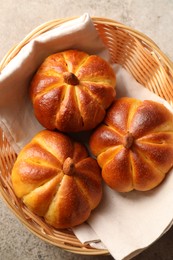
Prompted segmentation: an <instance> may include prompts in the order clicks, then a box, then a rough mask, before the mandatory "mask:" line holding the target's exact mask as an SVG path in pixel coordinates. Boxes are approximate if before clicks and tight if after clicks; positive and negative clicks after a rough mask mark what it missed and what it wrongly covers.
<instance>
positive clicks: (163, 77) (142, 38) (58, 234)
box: [0, 17, 173, 255]
mask: <svg viewBox="0 0 173 260" xmlns="http://www.w3.org/2000/svg"><path fill="white" fill-rule="evenodd" d="M75 18H78V17H72V18H64V19H56V20H52V21H49V22H46V23H44V24H42V25H40V26H38V27H37V28H36V29H34V30H33V31H31V33H29V34H28V35H27V36H26V37H25V38H24V39H23V40H22V41H21V42H20V43H19V44H18V45H16V46H14V47H13V48H12V49H10V50H9V51H8V53H7V54H6V55H5V57H4V58H3V60H2V61H1V63H0V71H2V70H3V69H4V68H5V67H6V65H7V64H8V63H9V62H10V61H11V60H12V59H13V58H14V57H15V56H16V55H17V53H18V52H19V51H20V50H21V49H22V47H24V46H25V45H26V44H27V43H28V42H30V41H31V40H32V39H34V38H35V37H37V36H39V35H40V34H42V33H44V32H46V31H49V30H51V29H53V28H55V27H58V26H59V25H61V24H63V23H64V22H67V21H71V20H73V19H75ZM92 20H93V23H94V25H95V27H96V29H97V30H98V31H99V33H100V36H101V37H102V38H103V40H105V41H104V42H105V44H107V46H108V49H109V50H110V53H111V55H112V60H113V61H114V62H117V63H118V62H120V63H122V65H123V66H124V67H125V68H126V69H127V70H129V72H130V73H131V74H132V75H133V76H134V77H135V78H136V79H137V80H138V81H139V82H140V83H142V84H143V85H145V87H147V88H148V89H150V90H151V91H153V92H154V93H156V94H158V95H159V96H161V97H163V98H165V99H166V100H167V101H168V102H169V103H170V104H171V105H172V104H173V95H172V93H173V63H172V62H171V61H170V60H169V58H168V57H167V56H166V55H165V54H164V53H163V52H162V51H161V50H160V49H159V47H158V46H157V45H156V44H155V43H154V42H153V41H152V40H151V39H150V38H148V37H147V36H146V35H144V34H142V33H140V32H138V31H136V30H134V29H132V28H130V27H128V26H125V25H123V24H121V23H119V22H116V21H114V20H111V19H107V18H102V17H92ZM115 32H117V33H119V34H120V37H121V36H122V37H124V38H123V40H124V39H127V40H128V41H129V42H130V43H129V44H132V45H131V48H129V46H127V48H126V47H125V48H126V51H127V54H129V56H130V55H131V50H130V49H133V50H132V51H133V52H135V58H134V57H133V56H132V59H131V60H130V59H129V60H127V57H124V56H123V58H122V57H120V58H117V60H116V58H114V51H115V50H114V48H115V45H116V44H115V42H114V39H113V40H112V38H114V34H115ZM105 34H106V36H105ZM118 37H119V36H118ZM105 38H106V39H105ZM134 44H135V48H133V46H134ZM117 48H118V47H117ZM132 54H133V53H132ZM118 55H119V54H117V56H118ZM137 55H138V59H139V61H140V63H141V64H142V69H141V67H139V68H138V67H135V62H136V57H137ZM134 59H135V62H134ZM137 61H138V60H137ZM138 65H139V64H138ZM148 68H149V69H148ZM158 68H159V69H158ZM152 69H153V71H152ZM150 70H151V75H149V76H147V77H148V78H151V80H148V78H147V77H144V75H146V74H147V73H149V72H148V71H150ZM147 75H148V74H147ZM153 75H154V76H153ZM163 82H164V86H165V87H164V89H162V87H161V86H163ZM0 150H1V153H2V156H0V173H1V176H0V193H1V195H2V197H3V199H4V200H5V202H6V203H7V205H8V207H9V208H10V209H11V210H12V211H13V213H14V214H15V215H16V216H17V218H18V219H20V221H21V222H22V223H23V224H24V225H25V226H26V227H27V228H28V229H29V230H30V231H31V232H32V233H34V234H35V235H36V236H38V237H40V238H41V239H42V240H44V241H46V242H49V243H51V244H53V245H56V246H58V247H60V248H63V249H65V250H67V251H70V252H73V253H77V254H83V255H84V254H85V255H103V254H108V253H109V252H108V250H103V249H94V248H91V247H90V246H88V245H84V244H82V243H81V242H80V241H79V240H78V239H77V238H76V237H75V235H74V234H73V232H72V231H70V230H63V231H57V230H55V229H51V227H49V226H48V225H46V224H45V223H44V222H43V221H42V220H40V219H39V218H38V217H35V216H34V214H32V213H31V212H29V211H28V209H27V208H25V207H24V206H23V205H21V202H20V201H19V200H18V199H17V198H16V197H15V195H14V192H13V189H12V186H11V180H10V172H11V168H12V166H13V163H14V161H15V159H16V154H15V152H14V151H13V149H12V148H11V146H10V143H9V142H8V141H7V139H6V137H5V135H4V133H3V132H2V130H1V129H0ZM21 208H22V211H21V210H20V209H21ZM34 223H35V224H34ZM38 225H39V228H38Z"/></svg>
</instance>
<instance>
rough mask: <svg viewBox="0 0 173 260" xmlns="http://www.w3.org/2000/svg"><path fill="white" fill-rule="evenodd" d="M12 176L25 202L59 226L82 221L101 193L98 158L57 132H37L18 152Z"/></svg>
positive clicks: (71, 225)
mask: <svg viewBox="0 0 173 260" xmlns="http://www.w3.org/2000/svg"><path fill="white" fill-rule="evenodd" d="M11 177H12V184H13V188H14V191H15V193H16V195H17V196H18V197H19V198H21V199H22V200H23V202H24V204H26V206H27V207H28V208H29V209H30V210H31V211H33V212H34V213H35V214H37V215H39V216H43V217H44V218H45V221H46V222H47V223H49V224H50V225H52V226H54V227H56V228H59V229H62V228H69V227H73V226H76V225H79V224H81V223H83V222H84V221H85V220H87V218H88V217H89V216H90V214H91V211H92V210H93V209H94V208H95V207H97V205H98V204H99V202H100V200H101V197H102V178H101V173H100V167H99V166H98V164H97V161H96V160H95V159H93V158H91V157H89V156H88V152H87V150H86V148H85V147H84V146H83V145H82V144H80V143H78V142H75V141H74V140H72V139H71V138H69V137H68V136H66V135H64V134H62V133H59V132H52V131H49V130H43V131H41V132H40V133H38V134H37V135H36V136H35V137H34V138H33V139H32V140H31V142H30V143H29V144H27V145H26V146H25V147H24V148H23V149H22V150H21V152H20V153H19V155H18V158H17V160H16V162H15V164H14V167H13V170H12V176H11Z"/></svg>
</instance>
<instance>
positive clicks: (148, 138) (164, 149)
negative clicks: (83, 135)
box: [90, 97, 173, 192]
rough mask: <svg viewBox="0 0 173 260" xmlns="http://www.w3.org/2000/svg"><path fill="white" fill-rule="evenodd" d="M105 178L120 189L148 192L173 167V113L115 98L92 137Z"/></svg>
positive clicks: (153, 104) (147, 103)
mask: <svg viewBox="0 0 173 260" xmlns="http://www.w3.org/2000/svg"><path fill="white" fill-rule="evenodd" d="M90 148H91V151H92V153H93V154H94V155H95V156H96V157H97V161H98V163H99V165H100V167H101V168H102V176H103V179H104V181H105V182H106V183H107V184H108V185H109V186H110V187H111V188H112V189H115V190H116V191H119V192H128V191H131V190H133V189H135V190H140V191H146V190H150V189H152V188H154V187H156V186H157V185H158V184H159V183H161V182H162V181H163V179H164V178H165V176H166V173H168V171H169V170H170V168H171V167H172V166H173V115H172V113H171V112H170V111H169V110H168V109H167V108H166V107H164V106H163V105H162V104H160V103H157V102H153V101H149V100H145V101H139V100H137V99H133V98H126V97H124V98H120V99H118V100H115V102H114V103H113V104H112V106H111V107H110V108H109V109H108V112H107V115H106V117H105V119H104V122H103V123H102V124H101V125H100V126H99V127H98V128H96V130H95V131H94V133H93V134H92V136H91V138H90Z"/></svg>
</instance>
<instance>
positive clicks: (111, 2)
mask: <svg viewBox="0 0 173 260" xmlns="http://www.w3.org/2000/svg"><path fill="white" fill-rule="evenodd" d="M85 12H88V13H89V14H90V15H91V16H102V17H108V18H111V19H114V20H117V21H119V22H122V23H124V24H126V25H129V26H131V27H133V28H135V29H137V30H139V31H141V32H143V33H145V34H146V35H148V36H149V37H150V38H152V39H153V40H154V41H155V42H156V43H157V45H158V46H159V47H160V48H161V49H162V51H163V52H164V53H165V54H166V55H167V56H168V57H169V58H170V59H171V60H173V32H172V24H173V0H153V1H151V0H145V1H143V0H124V1H121V0H99V1H95V0H80V1H74V0H59V1H57V0H30V1H28V0H16V1H14V0H0V60H1V59H2V57H3V56H4V55H5V54H6V52H7V51H8V50H9V49H10V48H11V47H12V46H14V45H15V44H17V43H18V42H20V41H21V40H22V39H23V38H24V36H26V35H27V34H28V33H29V32H30V31H31V30H32V29H34V28H35V27H37V26H38V25H40V24H42V23H44V22H46V21H49V20H52V19H57V18H63V17H71V16H76V15H77V16H79V15H82V14H83V13H85ZM172 241H173V228H171V229H170V230H169V231H168V232H167V233H166V234H165V235H164V236H163V237H162V238H160V239H159V240H158V241H157V242H155V243H154V244H153V245H152V246H150V247H149V248H148V249H147V250H145V251H144V252H143V253H141V254H140V255H138V256H137V257H135V258H134V259H135V260H144V259H145V260H159V259H160V260H169V259H170V260H171V259H173V246H172ZM115 246H116V245H115ZM20 259H23V260H37V259H44V260H54V259H56V260H58V259H69V260H79V259H80V260H89V259H93V260H97V259H99V260H111V259H113V258H112V257H111V256H81V255H75V254H71V253H69V252H65V251H64V250H62V249H59V248H57V247H55V246H52V245H50V244H47V243H45V242H43V241H42V240H40V239H39V238H37V237H35V236H34V235H33V234H31V233H30V232H29V231H28V230H27V229H26V228H25V227H24V226H23V225H22V224H21V223H20V222H19V220H18V219H16V217H15V216H14V215H13V214H12V212H11V211H10V210H9V209H8V207H7V206H6V204H5V203H4V201H3V200H2V199H1V198H0V260H20Z"/></svg>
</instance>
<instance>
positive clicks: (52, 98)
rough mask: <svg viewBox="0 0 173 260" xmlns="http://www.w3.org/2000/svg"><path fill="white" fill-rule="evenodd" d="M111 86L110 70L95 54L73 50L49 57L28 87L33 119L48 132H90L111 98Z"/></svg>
mask: <svg viewBox="0 0 173 260" xmlns="http://www.w3.org/2000/svg"><path fill="white" fill-rule="evenodd" d="M115 84H116V77H115V73H114V71H113V69H112V68H111V66H110V65H109V64H108V63H107V62H106V61H105V60H103V59H102V58H100V57H99V56H97V55H88V54H87V53H85V52H81V51H77V50H67V51H64V52H60V53H56V54H53V55H50V56H49V57H48V58H47V59H46V60H45V61H44V62H43V63H42V65H41V66H40V68H39V69H38V71H37V73H36V74H35V76H34V78H33V79H32V82H31V86H30V96H31V99H32V103H33V107H34V112H35V116H36V118H37V119H38V121H39V122H40V123H41V124H42V125H43V126H44V127H45V128H47V129H49V130H54V129H58V130H60V131H62V132H79V131H86V130H90V129H93V128H94V127H96V126H97V125H98V124H99V123H100V122H101V121H102V120H103V118H104V116H105V114H106V109H107V108H108V107H109V106H110V105H111V103H112V102H113V100H114V98H115V95H116V91H115Z"/></svg>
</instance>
